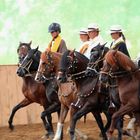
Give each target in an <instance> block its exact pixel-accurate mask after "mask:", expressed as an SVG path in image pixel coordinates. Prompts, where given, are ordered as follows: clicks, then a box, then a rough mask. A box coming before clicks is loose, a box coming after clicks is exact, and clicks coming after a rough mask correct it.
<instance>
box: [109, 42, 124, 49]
mask: <svg viewBox="0 0 140 140" xmlns="http://www.w3.org/2000/svg"><path fill="white" fill-rule="evenodd" d="M121 42H124V41H123V40H121V41H119V42H118V43H116V44H115V45H112V46H111V47H110V48H111V49H118V48H116V46H117V45H118V44H119V43H121Z"/></svg>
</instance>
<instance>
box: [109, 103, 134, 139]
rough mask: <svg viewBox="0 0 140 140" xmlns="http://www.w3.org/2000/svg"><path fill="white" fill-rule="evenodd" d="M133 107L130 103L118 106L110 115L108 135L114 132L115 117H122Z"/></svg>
mask: <svg viewBox="0 0 140 140" xmlns="http://www.w3.org/2000/svg"><path fill="white" fill-rule="evenodd" d="M134 108H135V107H134V106H132V105H131V104H126V105H124V106H122V107H120V109H119V110H118V111H117V112H115V113H114V114H113V115H112V122H111V126H110V129H109V137H110V136H112V134H113V132H114V129H115V124H116V120H117V118H118V117H122V116H124V115H125V114H127V113H129V112H132V111H133V110H134Z"/></svg>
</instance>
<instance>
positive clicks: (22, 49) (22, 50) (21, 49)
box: [17, 41, 32, 64]
mask: <svg viewBox="0 0 140 140" xmlns="http://www.w3.org/2000/svg"><path fill="white" fill-rule="evenodd" d="M31 44H32V41H30V42H29V43H22V42H19V46H18V48H17V54H18V58H19V64H20V63H21V62H22V60H23V59H24V57H25V56H26V55H27V52H28V51H29V50H31Z"/></svg>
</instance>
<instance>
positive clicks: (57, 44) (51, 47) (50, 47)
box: [48, 35, 62, 52]
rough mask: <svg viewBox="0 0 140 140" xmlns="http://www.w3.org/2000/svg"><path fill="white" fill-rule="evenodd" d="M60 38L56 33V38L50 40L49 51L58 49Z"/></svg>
mask: <svg viewBox="0 0 140 140" xmlns="http://www.w3.org/2000/svg"><path fill="white" fill-rule="evenodd" d="M61 40H62V38H61V37H60V36H59V35H58V36H57V38H55V39H54V40H52V41H51V42H50V43H49V45H48V48H49V49H50V50H51V52H57V51H58V48H59V46H60V43H61ZM53 41H54V43H53V44H52V42H53Z"/></svg>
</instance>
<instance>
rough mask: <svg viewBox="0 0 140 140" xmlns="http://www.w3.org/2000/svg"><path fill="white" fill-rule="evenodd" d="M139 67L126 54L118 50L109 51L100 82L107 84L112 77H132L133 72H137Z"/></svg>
mask: <svg viewBox="0 0 140 140" xmlns="http://www.w3.org/2000/svg"><path fill="white" fill-rule="evenodd" d="M136 70H137V67H136V66H135V64H134V62H133V61H132V60H131V59H130V58H129V57H128V56H126V55H125V54H124V53H122V52H120V51H117V50H109V51H108V52H107V54H106V55H105V60H104V62H103V67H102V69H101V72H100V81H102V82H107V81H108V78H109V77H111V78H113V77H116V78H117V77H123V76H125V75H126V74H127V76H129V75H130V76H131V74H130V73H131V72H135V71H136Z"/></svg>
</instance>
